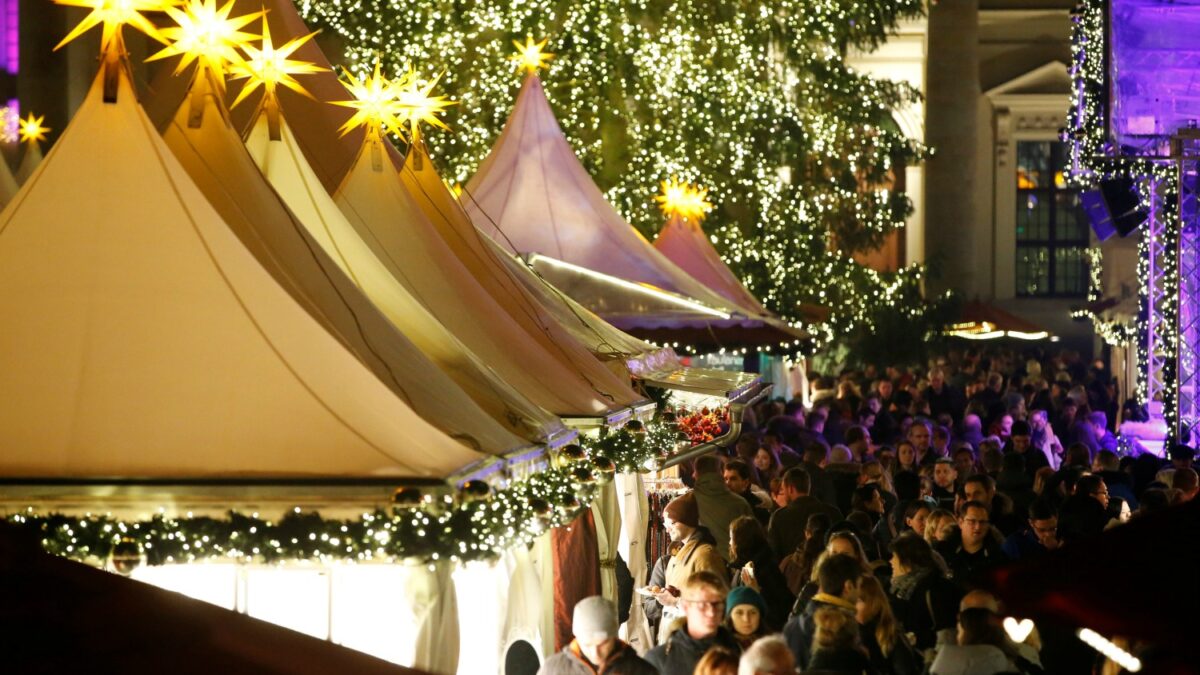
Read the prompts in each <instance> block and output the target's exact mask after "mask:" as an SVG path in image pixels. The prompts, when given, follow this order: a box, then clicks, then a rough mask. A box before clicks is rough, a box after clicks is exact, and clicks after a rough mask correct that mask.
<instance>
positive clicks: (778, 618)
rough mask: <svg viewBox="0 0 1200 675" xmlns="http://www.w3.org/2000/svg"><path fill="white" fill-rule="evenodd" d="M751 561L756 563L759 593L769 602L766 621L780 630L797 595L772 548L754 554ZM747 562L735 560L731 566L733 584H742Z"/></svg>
mask: <svg viewBox="0 0 1200 675" xmlns="http://www.w3.org/2000/svg"><path fill="white" fill-rule="evenodd" d="M750 562H753V563H754V567H753V569H754V580H755V581H757V582H758V588H759V594H760V595H762V597H763V600H764V601H765V602H766V603H767V615H766V616H765V617H763V619H764V622H765V623H766V624H767V626H768V627H769V628H770V629H771V630H772V631H776V630H780V629H782V628H783V624H785V623H787V619H788V614H790V613H791V612H792V603H794V602H795V601H796V597H795V596H794V595H792V592H791V591H790V590H789V589H788V583H787V578H786V577H784V576H783V572H781V571H780V570H779V559H778V558H776V557H775V554H774V553H772V552H771V549H769V548H768V549H763V550H762V551H759V552H758V554H757V555H754V556H753V557H752V558H751V559H750ZM744 566H745V563H744V562H742V561H734V562H733V564H731V565H730V567H732V568H733V585H734V586H741V585H742V568H743V567H744Z"/></svg>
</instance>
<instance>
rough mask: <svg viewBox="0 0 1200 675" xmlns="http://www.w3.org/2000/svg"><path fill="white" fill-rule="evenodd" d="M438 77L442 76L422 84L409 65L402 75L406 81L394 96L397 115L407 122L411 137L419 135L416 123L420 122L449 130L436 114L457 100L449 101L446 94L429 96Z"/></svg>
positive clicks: (440, 113) (444, 110)
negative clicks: (406, 71)
mask: <svg viewBox="0 0 1200 675" xmlns="http://www.w3.org/2000/svg"><path fill="white" fill-rule="evenodd" d="M440 79H442V76H441V75H438V76H437V77H435V78H433V79H432V80H429V81H428V82H425V83H424V85H422V83H421V80H420V78H418V77H417V73H416V71H414V70H413V69H412V67H411V66H410V67H409V69H408V73H407V74H406V75H405V76H404V80H405V81H406V82H407V83H406V84H405V85H404V86H403V87H402V88H401V89H400V93H399V95H398V96H397V97H396V107H397V116H398V117H399V118H400V119H401V120H402V121H406V122H408V123H409V127H410V130H411V133H412V137H413V139H416V138H417V137H418V136H419V135H420V130H419V128H418V125H419V124H420V123H421V122H425V123H427V124H429V125H431V126H435V127H437V128H439V129H445V130H447V131H449V130H450V127H448V126H446V123H445V122H443V121H442V120H441V119H439V118H438V115H442V114H445V112H446V108H449V107H450V106H452V105H458V102H457V101H451V100H450V99H449V98H448V97H446V96H430V94H431V93H432V92H433V88H434V87H435V86H437V83H438V80H440Z"/></svg>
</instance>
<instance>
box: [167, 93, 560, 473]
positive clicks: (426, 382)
mask: <svg viewBox="0 0 1200 675" xmlns="http://www.w3.org/2000/svg"><path fill="white" fill-rule="evenodd" d="M198 84H200V83H198ZM206 91H207V92H208V93H203V94H201V95H202V96H203V98H204V103H203V105H204V107H203V115H202V116H201V118H200V124H199V126H196V127H192V126H189V124H188V114H189V112H190V102H189V101H185V102H184V103H183V105H181V106H180V108H179V110H178V111H177V114H176V117H175V118H174V119H173V120H172V121H171V123H170V124H169V125H168V126H167V128H166V129H165V130H164V132H163V138H164V140H166V142H167V145H168V146H170V148H171V150H172V151H173V152H174V153H175V157H176V158H177V159H179V161H180V162H181V164H182V165H183V167H184V168H185V169H186V170H187V171H188V173H189V174H190V175H191V177H192V179H193V180H194V181H195V182H196V184H197V186H198V187H199V188H200V190H201V191H202V192H203V193H204V194H205V196H206V197H208V199H209V202H210V203H212V204H213V206H214V207H215V208H216V209H217V211H218V213H220V214H221V215H222V216H223V217H224V218H225V220H226V222H228V223H229V225H230V227H231V228H232V229H233V230H234V231H235V232H236V233H237V234H238V236H239V237H240V238H241V239H242V241H243V243H244V244H245V245H246V246H247V247H248V248H250V249H251V250H252V251H253V252H254V253H255V255H256V256H257V257H258V259H259V260H260V261H261V262H262V263H263V264H264V266H266V267H267V269H268V270H269V271H270V272H271V273H272V275H273V276H274V277H275V279H276V281H278V283H280V284H281V285H282V286H284V287H285V288H286V289H288V292H289V293H291V294H292V296H293V297H295V298H296V299H297V300H298V301H299V302H301V304H303V305H304V306H305V307H306V308H307V309H308V311H309V313H310V314H311V315H312V316H313V317H314V318H315V319H317V320H318V321H320V322H321V323H322V324H323V325H324V326H325V327H326V329H328V330H329V331H330V332H331V333H333V334H334V335H336V336H338V338H339V339H340V340H341V341H342V342H343V343H344V344H345V345H346V346H347V347H348V348H349V349H351V350H352V351H353V352H354V353H355V354H356V355H357V356H358V358H359V360H360V361H362V362H363V363H364V364H366V365H367V366H368V367H369V368H370V369H371V370H372V371H373V372H375V374H376V375H377V376H378V377H379V379H380V380H381V381H383V382H384V384H386V385H387V386H388V387H389V388H391V389H392V390H393V391H394V392H395V393H396V394H397V395H398V396H400V397H401V398H403V399H404V400H405V401H406V402H407V403H408V404H409V405H410V406H411V407H412V408H413V409H414V410H416V411H417V413H418V414H420V415H421V416H422V417H423V418H424V419H426V420H427V421H429V422H431V423H432V424H433V425H434V426H436V427H438V428H439V429H442V430H443V431H445V432H446V433H449V434H450V435H452V436H455V437H458V438H463V439H466V440H468V441H469V442H470V443H472V444H474V445H476V446H477V447H479V448H480V449H482V450H484V451H486V452H489V453H493V454H494V453H500V452H504V451H507V450H511V449H513V448H515V447H518V446H520V445H523V441H521V439H520V438H518V437H517V436H514V434H518V435H519V436H520V437H521V438H525V439H527V440H528V439H535V438H538V437H541V436H545V435H549V434H551V433H553V432H555V431H556V430H558V429H559V427H560V424H559V423H558V421H557V420H554V419H547V416H545V415H542V414H540V413H539V414H537V415H534V416H532V417H529V416H523V415H521V414H520V410H519V409H515V408H508V407H506V406H505V405H504V402H503V401H502V400H500V399H499V398H495V399H490V402H491V403H493V404H494V408H495V414H496V416H498V417H499V418H500V419H502V420H504V425H503V426H502V425H501V423H500V422H499V421H497V420H496V419H493V415H489V414H488V413H487V412H485V411H484V409H482V408H481V407H480V406H479V404H477V403H476V402H475V401H473V400H472V399H471V398H470V397H469V396H468V395H467V393H466V392H465V391H463V389H462V388H460V387H459V386H458V385H457V384H455V382H454V381H453V380H452V379H451V378H450V377H449V376H448V375H447V374H446V373H444V372H442V371H441V370H440V369H439V368H438V366H437V365H436V364H435V363H434V362H433V361H431V360H430V358H429V357H427V356H426V355H425V354H424V353H423V352H422V351H421V350H420V348H419V347H418V346H417V345H415V344H414V343H413V342H412V341H411V340H410V339H409V338H408V337H406V336H405V334H404V333H402V332H400V331H399V330H398V329H397V328H396V326H394V325H393V324H392V323H391V321H389V320H388V318H387V317H386V316H384V315H383V314H382V313H381V312H380V311H379V310H378V309H377V308H376V307H375V306H374V305H373V304H372V303H371V301H370V299H368V298H367V297H366V296H365V295H364V294H363V293H362V292H361V290H360V289H359V288H358V287H357V286H355V284H354V282H353V281H352V280H351V279H350V278H349V277H348V276H346V275H345V274H344V273H343V272H342V271H341V269H339V268H338V266H337V263H335V262H334V261H333V260H332V259H331V258H330V257H329V256H328V255H327V254H326V253H325V251H324V250H323V249H322V247H321V245H320V244H319V243H317V242H316V241H315V240H314V238H313V237H312V235H310V234H309V233H308V231H307V230H306V229H305V228H304V226H303V225H302V224H300V223H299V222H298V221H297V220H296V218H295V216H293V215H292V213H291V212H290V211H289V210H288V209H287V207H286V206H284V204H283V202H282V201H281V200H280V198H279V195H278V194H277V193H276V192H275V190H274V189H273V188H272V187H271V186H270V184H269V183H268V182H267V180H266V178H265V177H264V176H263V175H262V173H261V172H260V171H259V170H258V167H257V166H256V165H255V164H254V160H253V159H252V158H251V157H250V154H249V152H248V151H247V150H246V147H245V145H244V144H243V143H242V139H241V137H240V136H239V135H238V134H237V132H235V131H234V129H233V128H232V126H231V124H230V122H229V119H228V118H227V117H226V115H225V109H224V106H223V105H219V104H218V103H217V102H216V100H215V97H214V96H213V95H212V94H211V89H208V90H206ZM409 319H410V321H411V322H418V321H421V320H425V321H427V322H432V321H433V319H432V317H428V316H427V315H424V314H423V313H422V312H420V311H415V312H414V313H413V314H411V315H410V316H409ZM437 335H439V336H440V335H441V334H440V333H438V334H437Z"/></svg>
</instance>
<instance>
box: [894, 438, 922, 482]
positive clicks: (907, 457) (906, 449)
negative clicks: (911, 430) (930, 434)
mask: <svg viewBox="0 0 1200 675" xmlns="http://www.w3.org/2000/svg"><path fill="white" fill-rule="evenodd" d="M918 468H919V467H918V465H917V449H916V448H915V447H913V444H912V443H911V442H909V441H900V442H899V443H897V444H896V466H895V467H894V470H893V471H892V474H893V475H894V474H897V473H900V472H901V471H912V472H913V473H916V472H917V469H918Z"/></svg>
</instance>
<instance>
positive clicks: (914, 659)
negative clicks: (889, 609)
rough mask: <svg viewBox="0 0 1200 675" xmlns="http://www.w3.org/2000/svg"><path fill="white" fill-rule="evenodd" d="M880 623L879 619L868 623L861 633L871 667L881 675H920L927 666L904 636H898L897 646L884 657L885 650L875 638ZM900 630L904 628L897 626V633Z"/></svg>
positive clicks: (863, 625)
mask: <svg viewBox="0 0 1200 675" xmlns="http://www.w3.org/2000/svg"><path fill="white" fill-rule="evenodd" d="M878 623H879V619H878V618H876V619H875V620H874V621H868V622H867V623H864V624H862V630H861V631H860V636H861V637H862V642H863V646H864V647H866V648H867V657H868V659H869V660H870V662H871V667H872V668H874V669H875V671H876V672H878V673H879V674H880V675H920V673H921V672H922V671H923V670H924V668H925V664H924V663H923V662H922V661H921V657H920V656H918V655H917V653H916V652H915V651H913V648H912V647H911V646H909V644H908V641H907V640H905V638H904V636H903V635H900V634H899V633H898V634H897V635H896V644H895V645H893V646H892V650H891V652H889V653H888V654H887V655H886V656H885V655H884V653H883V648H882V647H880V646H879V640H878V639H876V637H875V627H876V626H877V625H878ZM900 630H903V627H901V626H899V624H897V631H900Z"/></svg>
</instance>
